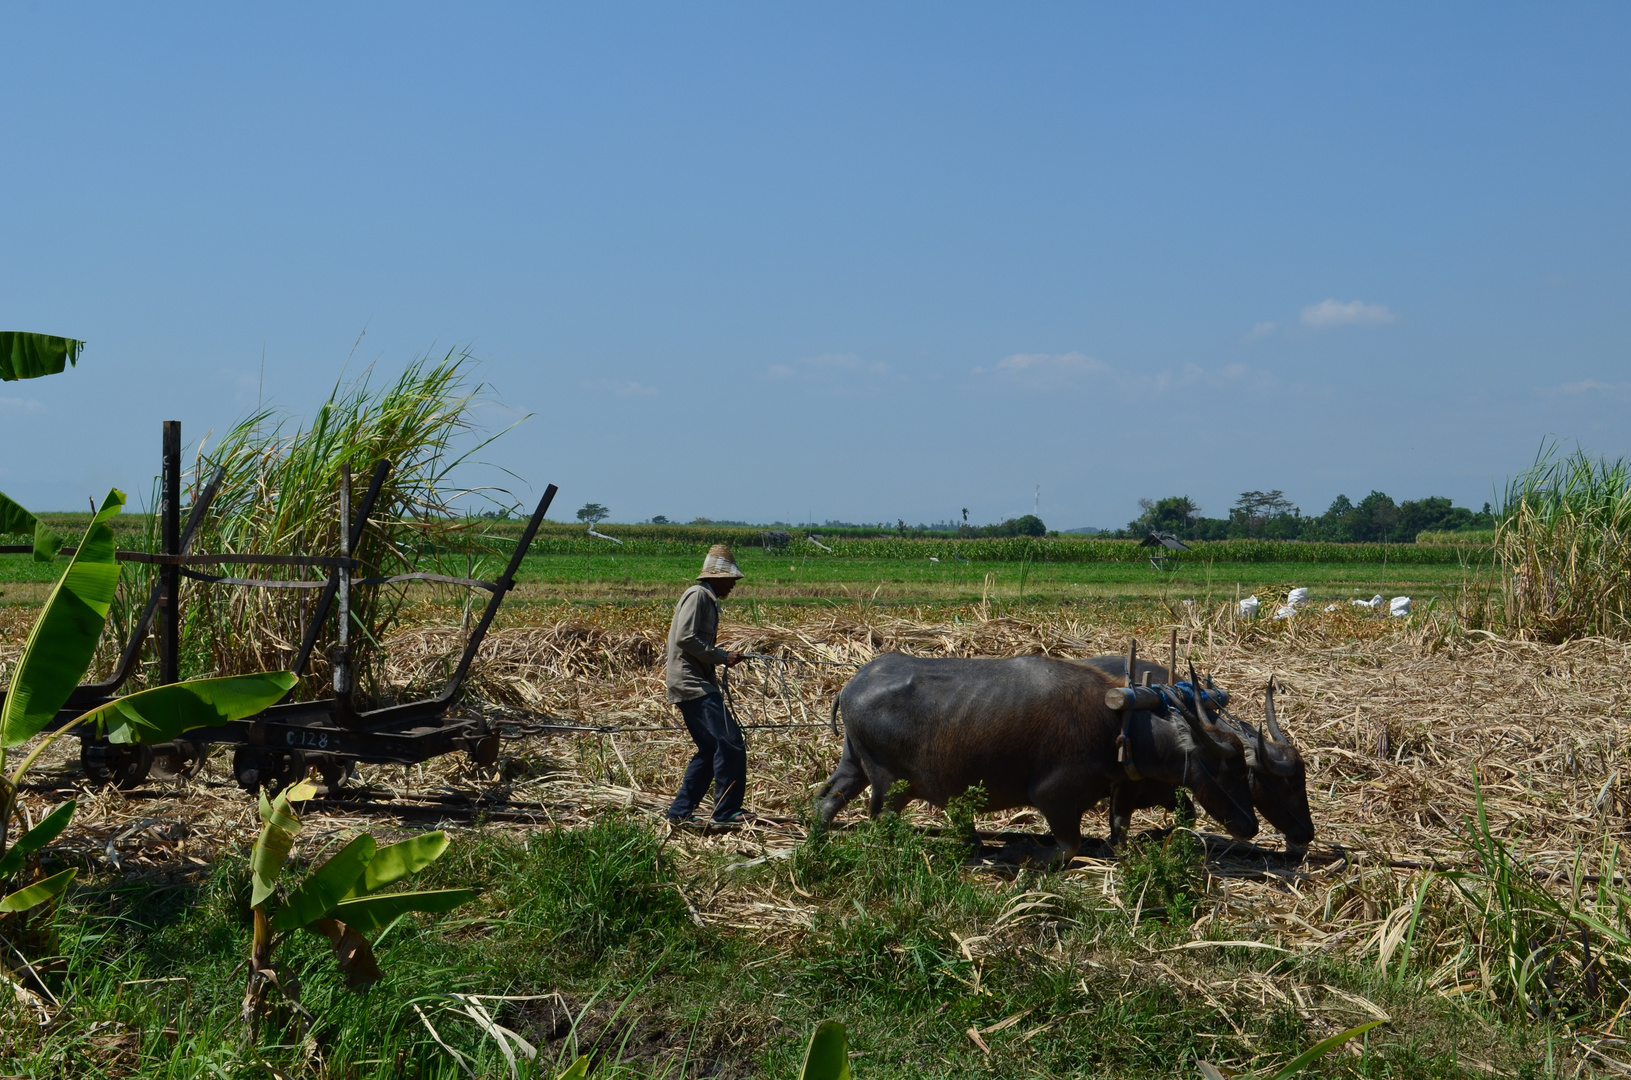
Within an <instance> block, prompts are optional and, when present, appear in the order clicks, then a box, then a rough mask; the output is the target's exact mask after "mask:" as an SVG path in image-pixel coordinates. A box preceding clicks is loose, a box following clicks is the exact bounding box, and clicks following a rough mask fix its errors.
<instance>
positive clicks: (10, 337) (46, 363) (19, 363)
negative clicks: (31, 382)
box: [0, 330, 85, 382]
mask: <svg viewBox="0 0 1631 1080" xmlns="http://www.w3.org/2000/svg"><path fill="white" fill-rule="evenodd" d="M84 347H85V343H84V342H83V341H76V340H74V339H73V338H65V337H57V336H55V335H54V334H29V333H25V332H23V331H21V330H0V380H4V381H5V382H13V381H15V380H17V379H37V378H39V377H40V376H41V375H55V374H57V373H58V372H59V371H61V370H62V369H63V366H64V365H66V364H75V365H77V364H78V363H79V352H80V350H81V349H83V348H84Z"/></svg>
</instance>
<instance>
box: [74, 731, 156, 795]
mask: <svg viewBox="0 0 1631 1080" xmlns="http://www.w3.org/2000/svg"><path fill="white" fill-rule="evenodd" d="M79 764H80V767H81V768H83V769H84V770H85V776H86V778H87V779H88V780H90V782H91V783H93V784H96V785H98V786H105V785H107V784H114V785H116V786H118V787H120V788H123V789H125V790H129V789H130V788H133V787H136V786H137V785H139V784H140V783H141V782H142V781H143V780H146V779H147V772H148V770H149V769H151V768H152V767H153V748H152V747H151V746H148V745H146V744H145V743H130V744H116V743H110V742H106V741H104V740H102V739H82V740H80V743H79Z"/></svg>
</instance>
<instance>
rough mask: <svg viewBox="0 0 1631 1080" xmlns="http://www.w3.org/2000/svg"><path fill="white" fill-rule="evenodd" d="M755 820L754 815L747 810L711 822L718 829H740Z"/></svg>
mask: <svg viewBox="0 0 1631 1080" xmlns="http://www.w3.org/2000/svg"><path fill="white" fill-rule="evenodd" d="M752 820H753V815H752V814H751V813H750V812H748V811H746V810H738V811H736V813H734V814H732V815H730V816H729V817H723V818H714V819H713V820H712V821H710V822H709V824H710V825H711V826H713V827H714V828H716V829H740V828H741V827H742V826H743V825H746V824H747V823H748V822H750V821H752Z"/></svg>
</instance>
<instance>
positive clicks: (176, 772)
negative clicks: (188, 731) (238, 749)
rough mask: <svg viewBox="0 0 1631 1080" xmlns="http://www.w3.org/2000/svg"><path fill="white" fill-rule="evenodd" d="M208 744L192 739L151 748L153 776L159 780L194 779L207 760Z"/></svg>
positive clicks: (160, 744) (179, 740)
mask: <svg viewBox="0 0 1631 1080" xmlns="http://www.w3.org/2000/svg"><path fill="white" fill-rule="evenodd" d="M209 754H210V747H209V743H202V742H194V741H193V740H192V739H177V740H176V741H175V742H168V743H159V744H158V745H157V746H155V747H153V775H154V776H156V777H158V778H159V779H160V780H173V779H180V778H185V779H188V780H192V779H195V778H196V777H197V776H198V774H199V773H202V772H203V771H204V762H205V761H207V760H208V759H209Z"/></svg>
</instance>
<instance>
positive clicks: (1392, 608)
mask: <svg viewBox="0 0 1631 1080" xmlns="http://www.w3.org/2000/svg"><path fill="white" fill-rule="evenodd" d="M1387 613H1388V614H1389V615H1392V616H1393V617H1394V618H1403V617H1404V616H1406V615H1408V614H1410V597H1408V596H1395V597H1394V598H1393V599H1392V600H1390V601H1388V606H1387Z"/></svg>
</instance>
